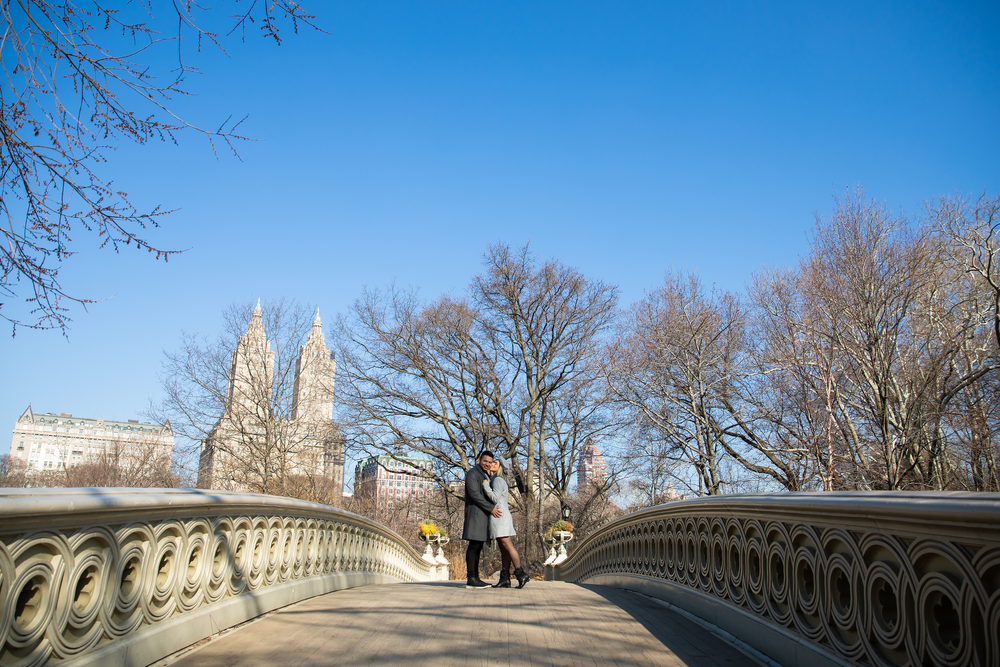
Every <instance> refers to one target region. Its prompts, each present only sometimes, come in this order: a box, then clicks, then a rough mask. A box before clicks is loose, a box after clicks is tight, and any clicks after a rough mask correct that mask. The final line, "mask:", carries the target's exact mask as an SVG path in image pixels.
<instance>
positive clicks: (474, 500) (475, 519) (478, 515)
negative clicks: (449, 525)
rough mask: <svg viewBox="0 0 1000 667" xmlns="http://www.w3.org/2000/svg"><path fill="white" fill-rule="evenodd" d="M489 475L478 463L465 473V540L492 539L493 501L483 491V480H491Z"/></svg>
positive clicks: (480, 540)
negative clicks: (490, 532)
mask: <svg viewBox="0 0 1000 667" xmlns="http://www.w3.org/2000/svg"><path fill="white" fill-rule="evenodd" d="M489 478H490V477H489V475H487V474H486V473H485V472H483V469H482V468H480V467H479V466H478V465H475V466H473V467H472V468H471V469H470V470H469V472H467V473H465V527H464V528H463V529H462V539H463V540H475V541H477V542H485V541H486V540H488V539H490V535H489V529H490V513H491V512H492V511H493V503H491V502H490V501H489V500H488V499H487V498H486V494H485V493H483V480H489Z"/></svg>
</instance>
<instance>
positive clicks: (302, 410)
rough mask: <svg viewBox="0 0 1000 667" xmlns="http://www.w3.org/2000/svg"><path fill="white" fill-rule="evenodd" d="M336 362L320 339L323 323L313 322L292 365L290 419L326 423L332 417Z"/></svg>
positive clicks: (317, 316)
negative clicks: (292, 384)
mask: <svg viewBox="0 0 1000 667" xmlns="http://www.w3.org/2000/svg"><path fill="white" fill-rule="evenodd" d="M336 365H337V362H336V361H335V360H334V358H333V354H332V353H331V352H330V350H329V348H327V346H326V342H325V341H324V339H323V322H322V320H320V318H319V308H317V309H316V319H314V320H313V323H312V330H311V331H310V332H309V338H308V339H307V340H306V344H305V345H303V346H302V347H301V348H300V350H299V358H298V360H297V361H296V362H295V396H294V399H293V402H292V419H296V420H301V421H304V422H308V423H315V422H328V421H330V419H331V418H332V416H333V376H334V372H335V371H336Z"/></svg>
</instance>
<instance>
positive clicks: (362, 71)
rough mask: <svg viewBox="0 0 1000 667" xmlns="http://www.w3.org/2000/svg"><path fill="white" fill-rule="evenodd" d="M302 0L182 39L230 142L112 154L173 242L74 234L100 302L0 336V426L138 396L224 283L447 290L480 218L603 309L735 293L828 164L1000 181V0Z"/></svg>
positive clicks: (906, 203)
mask: <svg viewBox="0 0 1000 667" xmlns="http://www.w3.org/2000/svg"><path fill="white" fill-rule="evenodd" d="M304 4H306V5H307V7H308V8H309V9H311V10H312V11H314V12H315V13H316V14H317V15H318V16H317V21H318V23H319V24H320V25H321V26H323V27H324V28H325V29H326V30H327V32H328V34H319V33H315V32H310V31H304V32H303V33H302V34H300V35H298V36H293V35H291V34H290V30H286V31H285V33H286V37H287V39H286V40H285V42H284V43H283V45H282V46H280V47H276V46H274V45H273V44H271V43H268V42H265V41H264V40H261V39H257V38H254V39H251V40H249V41H248V42H247V43H246V44H240V43H239V42H229V43H227V48H228V49H229V52H230V54H231V56H232V57H231V59H227V58H225V57H223V56H222V55H220V54H218V53H214V52H206V53H203V54H200V55H199V54H195V53H191V54H189V60H191V61H193V64H195V65H197V66H199V67H201V68H202V69H203V70H204V73H203V74H202V75H200V76H196V77H192V78H191V79H190V81H189V84H188V88H189V89H190V90H192V91H193V92H195V93H197V97H193V98H189V99H186V100H183V101H182V102H181V103H180V105H179V107H178V108H179V109H180V111H181V112H182V113H183V115H184V116H185V117H186V118H187V119H188V120H189V121H192V122H195V123H198V124H203V125H206V126H216V125H218V124H219V123H221V121H222V120H223V119H225V118H226V117H227V116H228V115H229V114H234V115H236V116H242V115H244V114H248V115H249V118H248V119H247V121H246V122H245V123H244V125H243V127H242V129H243V130H244V131H245V132H246V133H247V134H248V135H250V136H253V137H255V138H257V139H259V140H260V141H257V142H252V143H244V144H242V145H241V146H240V147H239V149H240V153H241V157H242V161H240V160H237V159H235V158H232V157H229V156H226V155H225V154H222V155H221V157H220V159H218V160H216V159H215V158H214V157H213V154H212V152H211V151H210V149H209V148H208V146H207V145H206V143H205V142H204V141H203V140H202V139H200V138H199V137H197V136H196V135H194V134H185V135H181V141H180V145H179V146H175V145H173V144H156V145H151V146H147V147H142V148H136V147H128V146H126V147H123V148H121V149H120V150H119V151H117V152H116V153H115V154H114V155H113V156H112V159H111V161H110V162H109V164H108V165H107V169H108V172H107V173H110V174H112V175H113V176H114V178H115V179H116V186H117V187H119V188H121V189H123V190H126V191H127V192H128V193H129V194H130V195H131V196H132V197H133V198H134V199H135V200H137V201H139V202H140V203H146V204H149V205H155V204H161V205H163V206H164V207H165V208H174V209H178V210H177V211H176V212H175V213H173V214H172V215H170V216H168V217H167V218H165V219H164V220H163V227H162V229H160V230H157V231H155V232H154V233H152V234H151V237H152V240H153V241H154V242H156V243H158V244H160V246H161V247H166V248H190V250H188V252H186V253H184V254H183V255H181V256H180V257H177V258H176V259H174V260H171V261H170V262H169V263H168V264H163V263H162V262H160V263H157V262H155V261H153V260H152V259H151V257H150V256H148V255H146V253H137V252H135V251H134V250H131V249H125V250H123V254H122V255H119V256H116V255H114V253H113V252H111V251H110V250H107V249H105V250H98V249H97V243H96V241H95V239H94V238H93V237H88V236H87V235H86V234H84V233H78V234H77V236H76V241H77V246H76V247H77V249H78V250H79V253H78V254H77V255H76V256H75V257H73V258H72V259H71V260H70V261H69V262H67V263H65V265H64V268H63V269H62V279H63V284H64V286H65V287H66V288H67V289H68V290H69V291H70V292H72V293H74V294H78V295H82V296H87V297H96V298H101V297H107V300H106V301H102V302H100V303H98V304H95V305H92V306H91V307H90V308H89V309H88V311H87V312H84V311H83V310H82V309H79V308H77V309H75V310H74V312H73V313H72V314H73V318H74V321H73V324H72V328H71V329H70V331H69V338H68V340H67V339H65V338H63V337H62V336H61V335H60V334H59V333H57V332H43V333H38V332H32V331H29V330H20V331H19V332H18V335H17V337H16V338H14V339H10V338H9V337H5V338H4V339H3V342H0V355H2V357H3V362H4V363H3V370H4V373H3V374H4V381H3V382H2V383H0V424H5V425H6V427H10V428H12V427H13V425H14V421H15V420H16V418H17V416H18V415H19V414H20V413H21V411H22V410H23V409H24V408H25V407H26V406H27V405H28V404H29V403H30V404H31V405H32V407H33V408H34V409H35V410H36V411H40V412H71V413H73V414H74V415H77V416H86V417H104V418H112V419H127V418H135V417H138V416H139V414H140V412H141V411H142V410H144V409H145V408H146V406H147V405H148V402H149V400H150V399H151V398H152V399H155V398H157V396H158V381H157V372H158V370H159V366H160V361H161V358H162V351H163V350H164V349H173V348H175V347H176V345H177V343H178V340H179V336H180V333H181V331H182V330H186V331H198V332H203V333H206V334H208V335H210V336H214V335H215V334H216V333H217V331H218V329H219V326H220V313H221V311H222V309H223V307H224V306H225V305H226V304H228V303H231V302H233V301H237V300H240V301H246V300H250V299H254V298H256V297H258V296H262V297H265V298H267V297H279V296H286V297H290V298H296V299H298V300H300V301H304V302H310V303H313V304H316V305H318V306H320V308H321V309H322V313H323V316H324V320H326V321H327V322H330V321H331V320H332V319H333V316H334V315H335V313H337V312H339V311H342V310H344V309H345V307H346V306H347V305H348V304H349V303H350V302H351V301H352V300H353V299H355V298H356V297H357V296H358V294H359V293H360V291H361V289H362V287H363V286H364V285H369V286H383V285H385V284H387V283H388V282H390V281H392V280H394V279H395V280H397V281H398V282H400V283H402V284H407V285H417V286H420V287H421V288H422V290H424V292H425V294H426V295H427V296H429V297H430V296H434V295H436V294H438V293H440V292H442V291H454V292H456V293H457V292H461V291H462V290H463V289H464V287H465V285H466V284H467V282H468V280H469V278H470V277H471V276H472V275H473V274H474V273H476V272H477V270H478V269H479V266H480V265H479V262H480V257H481V253H482V251H483V250H484V248H485V247H486V245H487V244H488V243H490V242H491V241H495V240H498V239H499V240H502V241H506V242H510V243H512V244H515V245H519V244H522V243H524V242H525V241H527V240H529V239H530V241H531V244H532V246H533V248H534V250H535V251H536V252H537V253H538V254H539V255H540V256H542V257H557V258H559V259H560V260H562V261H563V262H565V263H567V264H569V265H572V266H576V267H578V268H580V269H581V270H582V271H583V272H584V273H585V274H587V275H588V276H592V277H594V278H600V279H603V280H605V281H609V282H614V283H617V284H618V285H620V287H621V290H622V296H623V302H624V303H628V302H631V301H633V300H635V299H637V298H639V297H641V296H642V294H643V292H644V290H647V289H649V288H651V287H653V286H655V285H656V284H657V283H659V282H660V281H662V279H663V274H664V271H665V270H668V269H685V270H687V269H691V270H696V271H698V272H699V273H700V274H701V276H702V277H703V279H704V280H705V281H706V282H709V283H712V282H714V283H716V284H717V285H718V286H720V287H722V288H724V289H733V290H738V289H742V286H743V284H744V282H745V281H746V280H747V278H748V277H749V276H750V274H751V273H752V272H753V271H754V270H755V269H757V268H759V267H761V266H764V265H788V264H792V263H794V262H796V260H797V256H798V254H799V253H801V252H802V251H803V249H804V248H805V247H806V242H807V234H808V232H809V230H810V228H811V226H812V224H813V214H814V212H819V213H821V214H824V213H827V212H828V211H830V209H831V204H832V196H833V195H834V194H835V193H841V192H843V190H844V188H845V187H847V186H849V185H854V184H861V185H863V186H864V188H865V189H866V191H867V193H868V194H869V195H870V196H872V197H875V198H878V199H879V200H882V201H884V202H885V203H886V204H888V205H889V206H890V207H892V208H893V209H897V210H902V211H904V212H908V213H919V211H920V207H921V202H922V200H924V199H925V198H931V197H934V196H936V195H939V194H949V193H954V192H956V191H959V190H960V191H964V192H966V193H973V194H978V193H980V192H982V191H983V190H984V189H986V190H989V191H990V192H994V193H995V192H996V191H997V187H998V184H1000V157H998V156H1000V122H998V121H1000V5H998V4H997V3H996V2H995V1H994V2H981V3H972V2H906V3H903V2H899V3H890V2H882V3H872V2H836V3H822V4H821V3H802V2H788V3H777V2H769V3H760V4H761V5H762V8H759V9H752V8H748V6H747V5H748V4H749V3H709V2H704V3H687V4H686V5H682V4H681V3H665V2H646V3H643V2H606V3H593V2H573V3H570V2H564V3H544V2H543V3H538V2H523V3H514V2H509V3H486V2H478V3H470V2H419V3H414V2H406V3H389V2H366V3H326V2H313V1H311V0H310V1H307V2H304ZM169 55H170V54H169V53H168V54H165V57H168V56H169ZM7 447H8V445H7V441H4V442H2V444H0V451H4V452H5V451H7Z"/></svg>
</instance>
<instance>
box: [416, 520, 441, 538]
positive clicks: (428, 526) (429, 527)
mask: <svg viewBox="0 0 1000 667" xmlns="http://www.w3.org/2000/svg"><path fill="white" fill-rule="evenodd" d="M420 532H421V533H423V534H424V535H434V534H435V533H440V532H441V531H440V530H438V527H437V524H436V523H434V522H433V521H425V522H423V523H422V524H420Z"/></svg>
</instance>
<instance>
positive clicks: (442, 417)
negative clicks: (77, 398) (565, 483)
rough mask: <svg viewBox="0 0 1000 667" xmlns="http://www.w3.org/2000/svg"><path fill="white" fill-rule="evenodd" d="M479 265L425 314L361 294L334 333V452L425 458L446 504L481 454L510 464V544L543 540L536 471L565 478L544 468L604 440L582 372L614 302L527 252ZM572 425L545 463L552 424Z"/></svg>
mask: <svg viewBox="0 0 1000 667" xmlns="http://www.w3.org/2000/svg"><path fill="white" fill-rule="evenodd" d="M483 264H484V270H483V272H482V273H480V274H479V275H477V276H475V277H474V278H473V279H472V281H471V284H470V286H469V289H468V292H467V294H466V295H465V296H464V297H462V298H455V297H451V296H442V297H440V298H438V299H436V300H433V301H430V302H424V301H422V300H421V299H420V298H419V297H418V295H417V294H416V292H415V291H413V290H405V289H400V288H397V287H395V286H393V287H391V288H390V289H389V290H387V291H384V292H383V291H374V290H373V291H366V292H365V293H364V294H363V295H362V297H361V298H359V299H358V300H357V301H356V302H355V303H354V305H353V306H352V308H351V309H350V312H349V314H348V315H347V316H346V317H344V318H342V319H341V320H340V323H339V325H338V359H339V360H340V374H341V375H340V383H339V387H340V389H339V391H338V397H339V400H340V401H341V403H342V404H343V406H344V408H345V414H344V415H343V421H344V424H345V440H346V441H347V442H348V443H349V444H351V445H353V446H355V447H357V448H359V449H363V450H365V451H372V452H386V453H389V454H395V455H402V454H406V453H410V452H414V453H419V454H423V455H426V456H429V457H431V458H433V459H435V460H436V461H438V462H439V463H440V464H441V465H440V466H438V468H436V470H437V471H438V472H437V473H436V475H437V478H438V481H439V483H440V484H441V485H442V486H443V487H444V488H446V489H449V490H454V489H453V487H452V486H451V484H453V483H454V482H455V481H457V480H458V479H460V478H461V476H462V475H463V474H464V472H465V471H467V470H468V469H469V468H470V467H471V466H472V465H473V462H474V460H475V458H476V457H477V455H478V453H479V452H481V451H483V450H484V449H490V450H492V451H493V452H495V453H496V454H497V455H499V456H503V457H507V458H509V459H511V461H512V463H513V466H514V468H515V469H522V470H523V471H524V473H525V478H524V479H525V491H524V493H523V494H522V496H521V497H520V499H519V501H520V503H521V505H520V506H521V508H522V509H525V510H527V513H526V514H525V515H524V516H526V517H528V518H526V519H525V520H526V522H527V525H526V526H525V529H526V530H524V531H523V532H521V534H522V535H526V534H527V533H528V532H530V533H531V534H532V535H535V536H537V537H539V538H540V536H541V533H542V526H541V522H542V516H543V512H542V511H541V505H542V502H543V500H544V499H545V498H546V497H548V494H549V492H550V491H551V489H552V484H551V482H550V481H547V478H546V466H548V470H549V471H559V470H565V468H566V466H567V465H572V460H571V459H570V460H569V462H563V463H559V462H554V461H553V459H552V458H551V456H553V455H554V456H556V457H557V458H559V457H571V456H573V451H575V450H574V448H575V447H577V446H578V444H579V443H582V440H581V439H580V436H581V435H583V434H584V433H585V432H589V431H592V430H595V429H596V431H595V432H597V431H601V427H599V426H596V424H597V422H596V421H595V419H596V417H595V415H594V411H593V409H592V408H591V407H588V405H589V404H590V403H592V402H593V401H596V400H598V393H594V392H593V388H594V385H595V383H596V382H597V380H598V378H599V373H598V372H597V370H596V366H595V364H594V363H593V360H594V359H595V358H596V352H597V346H598V344H599V340H600V336H601V334H602V333H603V332H604V331H605V330H606V329H607V327H608V326H609V325H610V323H611V321H612V319H613V317H614V314H615V306H616V303H617V289H616V288H615V287H614V286H612V285H607V284H605V283H602V282H600V281H595V280H590V279H588V278H586V277H585V276H584V275H583V274H582V273H580V272H579V271H578V270H576V269H573V268H571V267H567V266H565V265H564V264H562V263H561V262H558V261H556V260H549V261H539V260H538V259H537V258H536V257H535V256H534V255H533V254H532V253H531V252H530V251H529V249H528V247H527V246H525V247H523V248H517V249H515V248H511V247H510V246H508V245H503V244H496V245H492V246H490V247H489V248H488V249H487V251H486V253H485V254H484V259H483ZM588 397H589V398H588ZM570 414H577V415H579V417H580V419H579V427H578V428H577V430H576V431H575V432H574V433H570V432H569V431H567V430H566V428H565V427H564V426H563V427H560V428H561V430H559V433H560V434H561V436H562V437H561V439H560V442H561V443H562V444H561V445H559V446H556V447H554V448H553V449H551V450H549V449H546V443H548V442H549V441H550V440H551V438H552V436H553V435H554V434H555V433H556V431H557V429H556V428H554V427H553V424H554V422H555V420H557V419H559V421H560V424H564V423H565V422H563V420H562V417H565V416H567V415H570ZM574 443H576V444H574ZM563 477H564V478H565V477H566V476H565V475H564V474H563ZM456 493H459V494H460V493H461V491H460V490H456ZM517 501H518V499H515V502H517ZM519 532H520V531H519ZM537 546H540V542H538V544H537V545H536V546H535V547H533V548H537Z"/></svg>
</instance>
